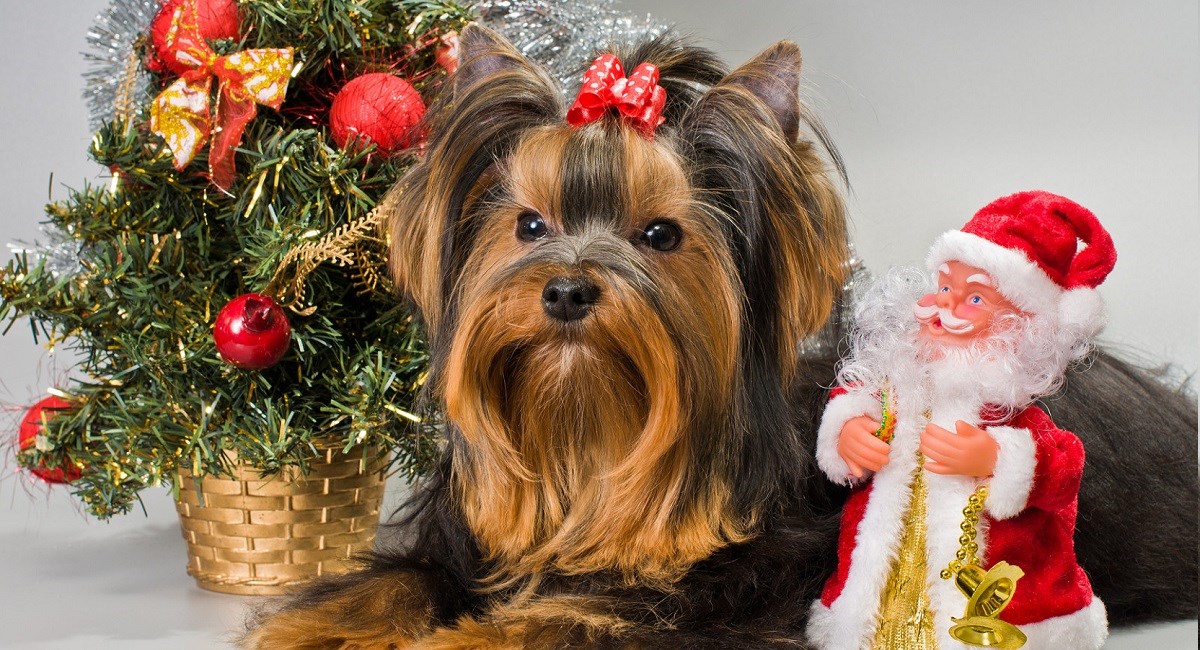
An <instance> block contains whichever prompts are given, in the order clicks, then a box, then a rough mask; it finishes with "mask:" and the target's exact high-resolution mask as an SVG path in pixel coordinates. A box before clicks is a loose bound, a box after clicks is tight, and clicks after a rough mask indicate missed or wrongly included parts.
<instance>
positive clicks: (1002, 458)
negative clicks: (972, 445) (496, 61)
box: [985, 426, 1037, 519]
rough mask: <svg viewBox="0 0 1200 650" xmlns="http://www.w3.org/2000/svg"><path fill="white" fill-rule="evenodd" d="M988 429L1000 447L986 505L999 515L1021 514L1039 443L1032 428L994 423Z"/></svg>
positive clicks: (1029, 487)
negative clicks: (1035, 440) (1031, 430)
mask: <svg viewBox="0 0 1200 650" xmlns="http://www.w3.org/2000/svg"><path fill="white" fill-rule="evenodd" d="M987 432H988V434H989V435H991V436H992V438H994V439H995V440H996V443H997V444H999V445H1000V449H999V451H998V452H997V454H996V469H995V471H994V472H993V473H992V478H991V479H990V480H988V496H987V501H986V502H985V508H986V509H987V512H988V514H990V515H991V516H992V517H994V518H996V519H1008V518H1010V517H1015V516H1017V515H1019V514H1021V511H1022V510H1024V509H1025V506H1026V504H1028V503H1029V494H1030V491H1031V490H1033V474H1034V470H1035V469H1036V468H1037V444H1036V443H1035V442H1034V441H1033V434H1032V433H1030V431H1029V429H1015V428H1013V427H997V426H993V427H988V429H987Z"/></svg>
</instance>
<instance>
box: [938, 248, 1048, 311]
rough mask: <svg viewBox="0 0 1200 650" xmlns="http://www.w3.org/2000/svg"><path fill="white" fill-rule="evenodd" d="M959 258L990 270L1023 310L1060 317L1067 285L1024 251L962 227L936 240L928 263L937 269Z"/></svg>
mask: <svg viewBox="0 0 1200 650" xmlns="http://www.w3.org/2000/svg"><path fill="white" fill-rule="evenodd" d="M952 260H957V261H959V262H962V263H964V264H968V265H970V266H974V267H977V268H980V269H983V270H984V271H987V272H988V275H990V276H992V279H994V280H995V281H996V290H997V291H999V292H1000V293H1001V294H1003V295H1004V297H1005V298H1008V299H1009V300H1011V301H1012V302H1013V304H1014V305H1016V306H1017V307H1019V308H1020V309H1021V310H1022V311H1025V312H1029V313H1035V314H1045V315H1047V316H1050V317H1056V316H1058V304H1059V298H1060V297H1061V296H1062V293H1063V288H1062V287H1061V286H1059V285H1058V284H1057V283H1056V282H1054V280H1051V279H1050V276H1048V275H1046V273H1045V272H1044V271H1042V269H1041V267H1039V266H1038V265H1037V264H1034V263H1033V262H1031V261H1029V258H1028V257H1025V254H1024V253H1021V252H1019V251H1015V250H1012V249H1010V248H1005V247H1003V246H1001V245H999V244H997V243H995V242H991V241H988V240H986V239H984V238H983V237H979V236H978V235H972V234H969V233H965V232H962V231H961V230H951V231H950V232H947V233H943V234H942V236H941V237H938V240H937V241H936V242H934V244H933V247H932V248H931V249H930V251H929V256H928V257H927V258H926V259H925V266H926V267H927V268H929V269H930V270H933V271H936V270H937V268H938V267H940V266H941V265H942V264H945V263H946V262H949V261H952Z"/></svg>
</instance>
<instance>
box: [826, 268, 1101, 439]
mask: <svg viewBox="0 0 1200 650" xmlns="http://www.w3.org/2000/svg"><path fill="white" fill-rule="evenodd" d="M932 289H933V282H932V278H930V277H929V276H928V274H925V273H923V272H921V271H919V270H917V269H911V268H906V269H897V270H894V271H892V272H890V273H888V274H887V275H886V276H884V277H882V278H880V279H878V280H876V281H875V282H874V283H873V284H872V285H871V286H869V287H868V288H867V290H866V291H865V292H864V294H863V297H862V299H861V300H860V301H859V303H858V305H857V308H856V314H855V325H854V328H853V330H852V331H851V335H850V339H851V349H850V353H849V354H848V355H847V356H846V357H845V359H843V361H842V365H841V367H840V369H839V372H838V381H839V383H840V384H842V385H843V386H848V387H849V386H857V387H858V389H859V390H871V391H874V390H878V388H879V387H881V386H883V384H884V381H887V382H888V383H890V384H891V385H892V386H893V387H895V388H896V389H897V390H900V391H902V392H904V393H905V394H907V395H908V396H909V398H910V399H911V398H914V397H917V396H916V395H914V391H921V392H926V391H928V392H927V394H926V395H924V396H923V399H921V401H923V402H925V403H926V404H929V403H931V401H932V400H933V398H934V396H936V399H937V400H939V401H940V400H947V399H949V400H953V401H954V402H956V403H958V404H976V405H979V406H983V405H990V406H993V407H997V408H999V409H1000V410H1001V413H999V414H997V415H999V416H1000V417H1001V418H1003V417H1007V415H1009V414H1010V413H1012V412H1013V411H1016V410H1018V409H1020V408H1021V407H1024V406H1025V405H1027V404H1029V403H1031V402H1033V400H1035V399H1037V398H1038V397H1039V396H1041V395H1046V394H1049V393H1052V392H1054V391H1055V390H1057V389H1058V386H1059V385H1060V384H1061V382H1062V374H1063V371H1064V370H1065V369H1066V367H1067V365H1068V364H1069V363H1070V362H1071V361H1073V360H1074V359H1077V358H1079V357H1080V356H1082V355H1083V353H1085V352H1086V350H1087V346H1086V344H1084V343H1082V342H1080V341H1078V340H1075V339H1072V338H1070V336H1069V335H1068V334H1067V333H1065V332H1064V331H1063V328H1060V327H1057V324H1056V323H1054V322H1052V321H1051V320H1050V319H1049V318H1047V317H1044V316H1041V315H1033V316H1020V315H1008V316H1001V317H999V318H998V319H997V320H996V321H995V322H994V323H993V324H992V327H991V329H990V330H989V331H988V332H987V333H985V334H983V335H981V336H979V337H977V338H975V339H974V340H972V341H971V342H970V343H969V344H966V345H955V344H949V343H945V342H942V341H940V340H938V339H935V338H930V337H923V336H921V335H920V333H919V323H918V322H917V320H916V317H915V316H914V315H913V305H914V303H915V302H916V300H917V299H918V298H920V297H921V296H922V295H924V294H926V293H929V292H930V291H932ZM919 399H920V398H919Z"/></svg>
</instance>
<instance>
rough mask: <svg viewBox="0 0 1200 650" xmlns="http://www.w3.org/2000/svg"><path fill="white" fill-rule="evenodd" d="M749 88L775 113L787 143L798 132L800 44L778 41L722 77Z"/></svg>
mask: <svg viewBox="0 0 1200 650" xmlns="http://www.w3.org/2000/svg"><path fill="white" fill-rule="evenodd" d="M724 83H726V84H736V85H739V86H742V87H743V88H745V89H746V90H749V91H750V92H751V94H753V95H754V96H755V97H757V98H758V99H759V100H760V101H762V103H763V104H764V105H765V106H766V107H767V109H768V110H770V111H771V114H773V115H774V116H775V122H776V123H777V124H779V128H780V130H782V131H783V135H784V137H785V138H787V140H788V141H789V142H791V141H794V140H795V139H796V138H797V137H798V136H799V134H800V47H799V46H797V45H796V44H795V43H793V42H791V41H779V42H778V43H776V44H774V45H772V46H771V47H768V48H767V49H765V50H763V51H762V52H761V53H759V55H758V56H756V57H754V58H753V59H751V60H750V61H749V62H747V63H746V64H745V65H743V66H742V67H740V68H738V69H737V70H734V71H733V73H732V74H730V75H729V76H728V77H726V78H725V80H724Z"/></svg>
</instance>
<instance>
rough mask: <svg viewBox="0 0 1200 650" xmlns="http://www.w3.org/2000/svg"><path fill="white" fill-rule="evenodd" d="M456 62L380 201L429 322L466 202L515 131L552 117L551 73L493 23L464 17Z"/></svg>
mask: <svg viewBox="0 0 1200 650" xmlns="http://www.w3.org/2000/svg"><path fill="white" fill-rule="evenodd" d="M459 61H460V63H459V67H458V70H457V71H456V72H455V74H454V76H453V77H452V78H451V79H450V80H449V81H448V82H447V84H446V86H445V87H444V88H443V91H442V92H441V93H440V95H439V97H438V99H437V100H436V101H435V102H434V103H433V105H432V106H431V107H430V109H429V112H428V113H427V114H426V129H427V132H428V134H429V137H428V140H427V142H426V145H425V153H424V156H423V157H422V158H421V159H419V160H418V161H417V163H416V164H414V165H413V167H412V168H410V169H409V171H408V172H407V173H406V174H405V175H404V177H403V178H401V179H400V181H399V182H397V184H396V186H395V187H394V188H393V189H392V191H391V192H390V193H389V195H388V197H387V198H386V199H385V201H384V209H385V210H387V211H388V220H389V235H390V238H391V269H392V276H393V279H394V280H395V282H396V285H397V286H398V287H400V288H401V290H403V291H404V292H405V293H406V294H407V295H408V296H409V297H411V298H412V299H413V301H414V302H415V303H416V305H417V307H418V308H419V309H420V311H421V314H422V316H423V317H424V319H425V322H426V324H427V325H428V326H429V327H430V329H431V330H436V329H437V328H438V327H439V325H440V323H441V320H442V317H443V315H444V313H445V311H446V309H447V306H448V304H449V303H453V296H451V290H452V288H453V286H454V283H455V279H456V278H457V275H458V273H459V271H460V270H461V268H462V265H463V263H464V262H465V260H466V256H467V253H468V252H469V250H470V247H471V245H472V243H473V240H474V236H475V232H476V230H477V228H478V224H477V223H475V222H476V221H477V220H476V219H473V218H472V215H473V214H474V213H473V211H472V209H471V208H472V204H473V202H475V200H477V199H480V198H481V197H482V196H484V194H485V193H486V192H485V190H486V188H484V187H481V185H483V184H484V183H485V182H486V181H487V180H488V179H491V178H494V177H495V175H494V174H488V173H487V172H488V170H490V169H491V168H492V167H493V165H495V163H496V162H498V161H500V160H502V159H503V158H505V157H506V156H507V155H508V154H509V152H510V151H511V150H512V148H513V146H514V145H515V144H516V142H517V141H518V140H519V139H520V136H521V134H522V133H524V132H526V131H527V130H528V129H530V128H533V127H535V126H539V125H541V124H546V123H548V122H552V121H555V120H558V119H559V118H560V115H561V113H562V108H561V101H562V100H561V98H560V96H559V93H558V90H557V89H556V88H555V85H554V83H553V82H551V81H550V78H549V77H548V76H547V75H546V74H545V72H543V71H542V70H541V69H540V68H539V67H537V66H536V65H534V64H532V63H530V62H529V61H528V60H526V59H525V58H524V57H523V56H521V54H520V53H519V52H517V51H516V49H514V48H513V46H512V45H510V44H509V43H508V41H506V40H504V37H503V36H500V35H499V34H497V33H496V32H493V31H492V30H490V29H487V28H485V27H481V26H478V25H474V24H472V25H468V26H467V27H466V28H464V29H463V30H462V33H461V34H459Z"/></svg>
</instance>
